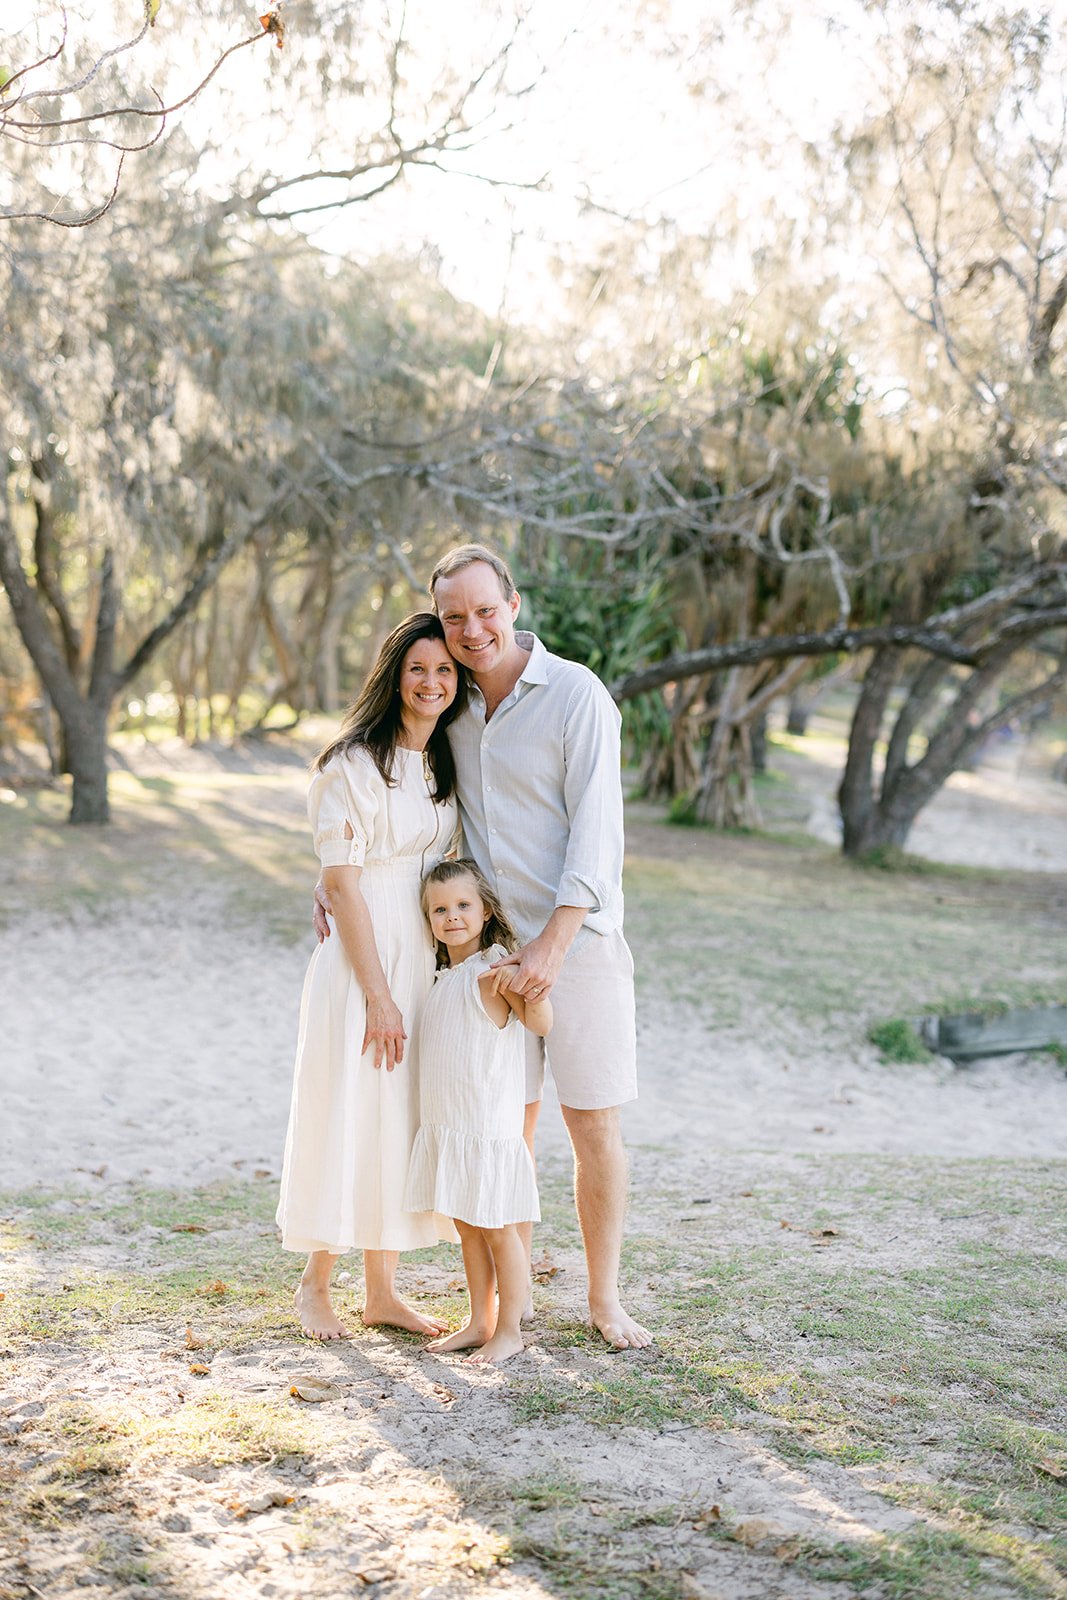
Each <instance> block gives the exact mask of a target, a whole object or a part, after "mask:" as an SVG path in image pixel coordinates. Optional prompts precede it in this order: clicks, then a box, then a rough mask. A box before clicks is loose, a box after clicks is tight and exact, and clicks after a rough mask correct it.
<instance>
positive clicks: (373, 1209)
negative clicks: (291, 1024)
mask: <svg viewBox="0 0 1067 1600" xmlns="http://www.w3.org/2000/svg"><path fill="white" fill-rule="evenodd" d="M394 765H395V772H396V780H397V781H396V786H395V787H394V788H390V787H389V786H388V785H387V784H386V783H385V782H384V780H383V779H382V776H381V774H380V773H379V771H378V769H377V767H376V766H375V765H374V762H373V760H372V759H371V757H370V756H369V755H368V754H367V753H366V752H365V751H363V750H360V749H354V750H351V751H349V752H348V753H347V754H345V755H341V756H334V757H333V759H332V760H331V761H329V762H328V763H327V765H326V767H325V768H324V769H323V771H322V772H319V773H317V774H316V775H315V777H314V778H313V779H312V783H311V788H310V790H309V793H308V816H309V818H310V820H311V827H312V830H313V832H314V835H315V849H316V852H317V853H318V857H319V860H320V861H321V863H322V865H323V866H324V867H336V866H345V865H351V866H356V867H362V869H363V870H362V873H361V875H360V880H359V888H360V893H361V894H362V896H363V898H364V900H365V901H366V904H367V909H368V911H369V912H370V918H371V924H372V926H373V929H374V939H375V943H376V945H377V947H378V955H379V957H380V958H381V963H382V968H383V970H384V972H385V976H386V980H387V981H388V984H389V992H390V994H391V995H392V997H393V999H394V1001H395V1002H396V1004H397V1006H398V1007H399V1008H400V1011H401V1014H402V1015H403V1018H404V1027H405V1030H406V1032H407V1035H408V1038H407V1041H406V1043H405V1046H404V1059H403V1061H402V1062H401V1064H400V1065H399V1066H398V1067H396V1068H395V1069H394V1071H392V1072H387V1071H386V1069H385V1067H384V1066H383V1067H381V1068H375V1066H374V1054H373V1051H371V1050H368V1051H367V1053H366V1054H365V1055H362V1056H361V1055H360V1046H361V1045H362V1043H363V1034H364V1029H365V1027H366V999H365V996H364V993H363V990H362V988H361V987H360V984H359V982H358V981H357V979H356V976H355V973H354V972H353V971H352V967H351V965H350V963H349V960H348V957H347V956H346V955H345V952H344V948H343V946H342V944H341V940H340V937H339V935H338V934H337V932H336V930H335V931H334V932H333V933H332V934H331V937H330V938H329V939H327V940H325V941H324V943H323V944H321V945H319V947H318V949H317V950H316V951H315V953H314V954H313V955H312V957H311V963H310V965H309V967H308V971H307V977H306V978H305V980H304V992H303V997H302V1000H301V1005H300V1034H299V1039H298V1043H297V1052H296V1071H295V1076H294V1079H293V1097H292V1105H291V1109H290V1114H289V1132H288V1136H287V1138H286V1144H285V1161H284V1165H283V1169H282V1188H281V1197H280V1199H279V1202H278V1212H277V1220H278V1226H279V1227H280V1228H281V1230H282V1244H283V1246H284V1248H285V1249H286V1250H299V1251H301V1252H304V1251H312V1250H328V1251H330V1252H331V1253H333V1254H335V1255H340V1254H342V1253H343V1252H344V1251H346V1250H354V1249H363V1250H417V1249H419V1248H421V1247H422V1246H423V1245H432V1244H436V1243H437V1241H438V1240H439V1239H450V1240H453V1241H454V1240H455V1239H456V1237H457V1236H456V1231H455V1228H454V1227H453V1225H452V1222H451V1220H450V1219H449V1218H448V1217H447V1216H436V1217H435V1216H434V1214H433V1211H432V1208H427V1209H426V1210H425V1211H422V1212H420V1213H418V1214H415V1213H413V1212H412V1211H410V1210H409V1209H407V1208H406V1207H405V1204H404V1178H405V1174H406V1173H407V1168H408V1161H409V1159H410V1156H411V1148H412V1145H413V1143H414V1139H415V1132H416V1129H417V1127H418V1120H419V1076H418V1070H419V1063H418V1049H417V1038H416V1033H417V1029H416V1026H415V1024H416V1021H417V1016H418V1012H419V1010H420V1008H421V1006H422V1004H423V1002H424V1001H425V999H426V997H427V996H428V994H429V993H430V990H431V988H432V985H433V973H434V956H433V948H432V945H431V942H430V934H429V929H428V928H427V926H426V919H425V918H424V916H423V913H422V907H421V905H420V901H419V894H420V883H421V876H422V873H423V872H425V871H428V870H429V868H430V867H432V866H434V865H435V864H436V863H437V862H438V861H440V860H441V858H442V857H443V856H444V855H445V854H446V853H447V851H448V849H449V846H450V845H451V843H452V838H453V834H454V832H455V829H456V807H455V803H454V802H453V801H447V802H446V803H445V804H443V805H436V804H435V803H434V801H433V799H432V797H431V787H430V782H428V781H427V778H426V775H425V772H424V768H423V759H422V755H421V753H420V752H419V751H416V750H402V749H401V750H397V752H396V760H395V764H394ZM346 823H347V824H348V825H349V826H350V827H351V830H352V837H351V839H347V838H346V837H345V824H346Z"/></svg>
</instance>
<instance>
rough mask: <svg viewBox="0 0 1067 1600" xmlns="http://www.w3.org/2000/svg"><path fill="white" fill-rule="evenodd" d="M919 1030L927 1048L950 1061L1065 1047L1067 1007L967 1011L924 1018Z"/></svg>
mask: <svg viewBox="0 0 1067 1600" xmlns="http://www.w3.org/2000/svg"><path fill="white" fill-rule="evenodd" d="M918 1030H919V1034H920V1037H921V1038H922V1041H923V1043H924V1044H925V1045H926V1046H927V1047H928V1048H929V1049H930V1050H933V1051H935V1052H936V1053H937V1054H938V1055H939V1056H948V1057H949V1058H950V1060H952V1061H978V1060H980V1059H981V1058H982V1057H983V1056H1006V1055H1012V1054H1014V1052H1015V1051H1018V1050H1047V1049H1049V1047H1050V1046H1056V1045H1059V1046H1061V1047H1062V1048H1064V1049H1067V1006H1030V1007H1027V1008H1026V1009H1024V1010H1019V1011H1002V1012H1000V1013H998V1014H997V1015H996V1016H983V1015H982V1013H981V1012H979V1011H969V1012H966V1013H965V1014H964V1015H962V1016H958V1017H923V1018H922V1020H921V1022H919V1024H918Z"/></svg>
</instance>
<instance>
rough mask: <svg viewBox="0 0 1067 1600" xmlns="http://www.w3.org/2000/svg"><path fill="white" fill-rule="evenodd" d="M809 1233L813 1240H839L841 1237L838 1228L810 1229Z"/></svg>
mask: <svg viewBox="0 0 1067 1600" xmlns="http://www.w3.org/2000/svg"><path fill="white" fill-rule="evenodd" d="M811 1233H812V1238H814V1239H839V1238H840V1237H841V1230H840V1229H839V1228H812V1230H811Z"/></svg>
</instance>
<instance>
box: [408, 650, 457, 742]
mask: <svg viewBox="0 0 1067 1600" xmlns="http://www.w3.org/2000/svg"><path fill="white" fill-rule="evenodd" d="M458 687H459V677H458V674H457V671H456V663H455V662H454V661H453V660H452V657H451V656H450V655H449V653H448V651H447V650H446V649H445V647H444V645H443V644H442V643H441V640H440V639H416V641H415V643H414V644H413V645H412V646H411V648H410V649H409V650H408V652H407V654H406V655H405V656H404V660H403V663H402V665H401V668H400V681H399V683H398V684H397V691H398V693H399V695H400V705H401V712H400V716H401V720H402V721H403V724H404V730H405V732H406V733H410V734H425V735H426V736H427V737H428V736H429V734H430V733H431V732H432V731H433V724H434V723H435V722H436V721H437V719H438V717H439V716H440V715H441V713H442V711H447V710H448V708H449V706H450V705H451V704H452V702H453V700H454V699H455V698H456V690H457V689H458Z"/></svg>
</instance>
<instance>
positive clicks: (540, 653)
mask: <svg viewBox="0 0 1067 1600" xmlns="http://www.w3.org/2000/svg"><path fill="white" fill-rule="evenodd" d="M515 639H516V641H517V643H518V644H520V645H521V646H522V648H523V649H524V650H529V652H530V654H529V656H528V657H527V661H526V665H525V666H524V667H523V669H522V671H521V672H520V673H519V676H518V680H517V683H516V688H517V687H518V684H520V683H531V684H533V683H547V682H548V651H547V650H546V649H545V647H544V645H543V644H542V643H541V641H540V639H539V638H538V637H537V635H536V634H535V633H529V632H527V630H526V629H525V628H516V629H515Z"/></svg>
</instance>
